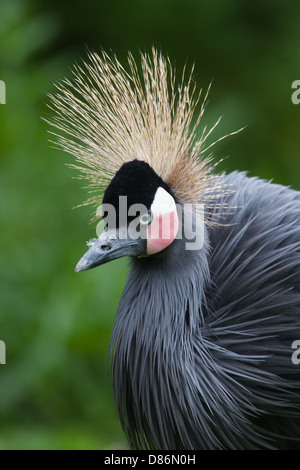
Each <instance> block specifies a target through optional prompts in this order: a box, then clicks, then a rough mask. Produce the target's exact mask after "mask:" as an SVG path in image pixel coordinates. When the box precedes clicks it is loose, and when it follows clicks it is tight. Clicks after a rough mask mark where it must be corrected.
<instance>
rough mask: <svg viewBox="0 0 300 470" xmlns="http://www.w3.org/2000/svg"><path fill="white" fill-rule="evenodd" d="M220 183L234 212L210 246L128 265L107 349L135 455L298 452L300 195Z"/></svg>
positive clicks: (175, 249) (175, 248) (249, 182)
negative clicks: (229, 189)
mask: <svg viewBox="0 0 300 470" xmlns="http://www.w3.org/2000/svg"><path fill="white" fill-rule="evenodd" d="M225 179H226V182H227V183H229V184H232V185H233V189H234V190H235V191H234V192H233V193H232V194H231V195H228V196H227V200H226V201H224V202H227V203H228V202H230V205H231V206H236V209H234V210H233V211H232V213H231V214H230V213H228V215H227V217H226V219H225V220H223V223H224V225H222V226H217V227H211V228H208V229H207V231H206V232H207V233H206V236H205V242H206V243H205V248H204V249H202V250H200V251H198V252H194V251H185V250H184V249H183V241H182V240H178V241H175V242H173V244H172V245H171V246H170V247H169V248H167V250H165V252H164V253H163V254H162V255H158V256H157V258H156V259H153V257H152V258H150V259H137V260H133V265H132V268H131V272H130V274H129V278H128V281H127V284H126V287H125V289H124V292H123V295H122V297H121V301H120V305H119V308H118V312H117V315H116V321H115V326H114V329H113V333H112V340H111V341H112V346H111V347H112V351H113V378H114V391H115V399H116V403H117V406H118V410H119V414H120V418H121V422H122V425H123V427H124V429H125V432H126V435H127V437H128V439H129V442H130V443H131V445H132V447H134V448H151V449H221V448H227V449H264V448H266V449H268V448H298V447H299V436H300V370H299V367H300V366H298V367H297V366H296V365H295V364H293V363H292V360H291V355H292V349H291V344H292V342H293V340H295V339H299V338H300V322H299V316H300V194H299V193H298V192H296V191H293V190H291V189H288V188H285V187H283V186H280V185H274V184H270V183H267V182H264V181H261V180H258V179H255V178H247V177H246V176H245V175H244V174H241V173H237V172H235V173H232V174H230V175H228V176H225ZM228 200H230V201H228ZM215 211H217V212H218V211H222V205H219V206H218V207H216V209H215ZM225 224H227V225H225ZM176 243H177V245H176ZM168 250H169V252H168Z"/></svg>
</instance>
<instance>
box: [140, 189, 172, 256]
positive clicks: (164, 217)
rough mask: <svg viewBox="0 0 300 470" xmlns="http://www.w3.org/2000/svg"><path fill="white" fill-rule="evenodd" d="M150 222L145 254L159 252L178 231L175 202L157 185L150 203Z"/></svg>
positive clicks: (170, 241) (169, 242)
mask: <svg viewBox="0 0 300 470" xmlns="http://www.w3.org/2000/svg"><path fill="white" fill-rule="evenodd" d="M151 212H152V217H153V219H152V222H151V224H150V225H149V226H148V230H147V254H148V255H153V254H155V253H159V252H160V251H162V250H164V249H165V248H167V246H169V245H170V244H171V243H172V242H173V240H174V238H175V237H176V235H177V232H178V214H177V210H176V204H175V201H174V199H173V197H172V196H171V194H169V193H168V192H167V191H166V190H165V189H163V188H161V187H159V188H158V190H157V191H156V194H155V197H154V200H153V203H152V205H151Z"/></svg>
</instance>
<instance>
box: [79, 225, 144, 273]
mask: <svg viewBox="0 0 300 470" xmlns="http://www.w3.org/2000/svg"><path fill="white" fill-rule="evenodd" d="M145 251H146V240H144V239H142V238H138V239H132V238H130V237H129V236H127V238H124V234H123V237H120V231H119V230H118V229H113V230H106V231H104V232H102V233H101V235H100V237H99V238H98V239H96V240H95V241H94V242H92V245H91V247H90V249H89V250H88V251H87V252H86V253H85V254H84V255H83V257H82V258H81V259H80V260H79V262H78V263H77V266H76V268H75V272H79V271H86V270H87V269H91V268H95V267H96V266H100V265H101V264H104V263H108V262H109V261H112V260H114V259H117V258H122V257H123V256H139V255H142V254H144V253H145Z"/></svg>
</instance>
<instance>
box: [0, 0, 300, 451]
mask: <svg viewBox="0 0 300 470" xmlns="http://www.w3.org/2000/svg"><path fill="white" fill-rule="evenodd" d="M152 45H155V46H157V47H158V48H161V49H162V51H163V52H164V53H166V54H168V55H169V57H170V59H171V61H172V62H173V63H175V64H176V68H177V69H179V70H180V69H181V68H182V66H183V65H184V64H185V63H186V61H187V63H188V64H189V65H191V64H192V63H193V62H195V64H196V69H195V77H196V81H197V83H198V84H199V87H200V86H203V87H204V88H206V87H207V86H208V84H209V82H210V81H211V80H212V79H213V87H212V91H211V93H210V103H209V106H208V108H207V113H206V116H205V118H204V124H208V125H209V124H212V123H213V122H214V121H215V120H216V119H217V117H218V116H219V115H220V114H222V115H223V120H222V123H221V125H220V127H219V128H218V129H217V130H216V132H215V135H214V137H215V138H218V137H220V135H221V134H222V133H223V132H225V133H226V132H231V131H232V130H236V129H238V128H240V127H242V126H245V125H247V128H246V129H245V130H244V131H243V132H241V133H240V134H238V135H236V136H234V137H230V138H228V139H226V140H225V141H223V142H221V143H220V144H218V146H217V147H215V150H214V151H215V155H216V159H219V158H223V157H227V156H228V155H229V157H228V158H226V159H225V160H224V161H223V162H222V164H221V165H220V169H223V170H226V171H231V170H233V169H239V170H246V171H248V172H249V174H250V175H255V176H260V177H262V178H266V179H273V180H274V181H275V182H278V183H282V184H286V185H291V186H292V187H294V188H296V189H300V181H299V175H300V159H299V142H300V132H299V124H300V105H299V106H296V105H294V104H293V103H292V101H291V95H292V91H293V90H292V89H291V85H292V82H293V81H294V80H297V79H298V80H300V3H299V0H290V1H286V2H283V1H282V0H261V1H245V0H244V1H241V0H229V1H224V0H223V1H221V0H217V1H216V0H215V1H213V0H210V1H207V0H206V1H204V2H202V1H199V0H139V1H138V0H112V1H110V2H108V1H99V0H86V1H85V2H75V4H74V2H73V1H72V2H71V1H70V0H67V1H63V2H62V1H59V2H58V1H54V0H44V1H43V2H41V1H37V0H9V1H8V0H0V80H3V81H5V83H6V87H7V96H6V104H5V105H4V104H3V105H0V164H1V166H0V220H1V239H0V277H1V278H0V308H1V311H0V340H3V341H5V343H6V348H7V364H6V365H0V449H55V448H58V449H97V448H98V449H99V448H104V449H121V448H126V443H125V441H124V438H123V434H122V431H121V429H120V425H119V422H118V418H117V414H116V411H115V408H114V403H113V396H112V388H111V380H110V374H109V367H108V366H107V347H108V343H109V337H110V332H111V329H112V325H113V321H114V314H115V311H116V308H117V305H118V299H119V297H120V294H121V292H122V289H123V286H124V282H125V279H126V273H127V261H126V260H118V261H114V262H112V263H110V264H107V265H105V266H103V267H101V268H98V269H96V270H92V271H89V272H85V273H79V274H75V273H74V266H75V264H76V262H77V261H78V259H79V258H80V256H81V255H82V254H83V252H84V251H85V240H88V239H90V238H92V237H94V236H95V226H94V225H90V224H89V223H88V220H89V217H90V211H89V210H88V209H87V208H82V209H76V210H72V207H74V206H76V205H77V204H78V203H80V202H81V201H82V200H83V199H84V198H85V196H86V195H85V194H84V191H83V190H82V189H81V187H80V186H81V184H80V182H79V181H78V180H75V179H73V177H74V173H73V171H72V170H70V169H68V168H67V167H66V166H65V162H69V163H70V162H71V157H68V156H67V155H65V154H63V153H62V152H59V151H57V150H54V149H52V148H51V147H50V145H49V143H48V140H47V139H48V137H47V133H46V128H47V126H46V124H45V123H43V121H42V120H41V119H40V116H42V115H44V114H45V113H46V112H47V109H46V105H45V102H46V101H47V97H46V95H45V92H51V91H53V85H52V82H53V81H56V80H59V79H62V78H63V77H65V76H69V74H70V70H69V67H70V66H72V64H73V63H74V61H75V60H78V59H79V58H80V57H81V56H83V57H84V55H85V50H86V49H85V48H86V46H88V47H89V48H91V49H96V50H97V49H99V48H100V47H103V48H104V49H106V50H110V49H112V50H113V51H114V52H116V53H117V55H118V57H119V59H120V60H121V61H124V60H125V58H126V54H127V50H132V51H133V52H134V53H135V55H138V50H139V49H141V50H142V51H150V48H151V46H152Z"/></svg>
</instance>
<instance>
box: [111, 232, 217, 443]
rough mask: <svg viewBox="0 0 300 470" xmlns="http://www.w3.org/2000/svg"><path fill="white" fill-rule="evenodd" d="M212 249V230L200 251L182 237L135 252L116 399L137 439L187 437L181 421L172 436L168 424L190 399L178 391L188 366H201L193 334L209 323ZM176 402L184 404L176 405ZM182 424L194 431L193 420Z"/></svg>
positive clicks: (116, 365) (124, 306) (118, 332)
mask: <svg viewBox="0 0 300 470" xmlns="http://www.w3.org/2000/svg"><path fill="white" fill-rule="evenodd" d="M208 249H209V243H208V240H207V236H206V238H205V243H204V247H203V248H202V249H201V250H198V251H192V250H191V251H187V250H185V240H184V239H182V240H175V241H174V242H173V243H172V245H171V246H170V247H169V248H167V249H166V250H165V251H164V252H162V253H161V254H158V255H155V256H152V257H149V258H141V259H133V260H132V268H131V272H130V274H129V277H128V279H127V283H126V287H125V289H124V292H123V294H122V297H121V300H120V304H119V307H118V311H117V314H116V319H115V324H114V328H113V332H112V338H111V351H112V357H113V361H112V362H113V380H114V393H115V400H116V404H117V408H118V411H119V415H120V419H121V422H122V425H123V428H124V430H125V433H126V434H127V437H128V439H129V442H131V445H132V446H133V447H142V448H145V447H146V448H147V447H149V446H150V447H151V448H162V447H165V448H166V449H167V448H169V449H170V448H174V449H175V448H180V447H181V446H182V445H183V444H182V443H181V444H180V443H179V442H178V438H177V437H176V436H178V432H179V433H180V431H178V429H177V430H176V431H175V429H174V438H173V440H172V437H170V436H172V433H170V432H168V433H167V432H165V431H166V430H165V429H164V426H165V425H169V426H173V425H174V422H173V421H174V416H175V415H176V416H177V418H176V419H177V420H178V414H179V412H180V410H181V411H182V410H184V407H185V404H184V403H177V405H176V399H175V400H174V395H175V396H176V395H177V396H179V389H182V387H186V383H185V381H186V377H187V372H190V374H191V375H192V374H193V370H194V367H193V365H192V364H191V363H192V361H193V360H194V359H193V347H192V338H193V333H194V331H195V330H197V332H198V336H199V332H201V326H202V325H203V323H204V312H205V308H206V301H205V294H204V291H205V285H206V282H207V281H208V278H209V269H208ZM178 356H180V357H178ZM180 368H181V369H182V370H180ZM190 379H191V383H193V381H194V380H196V379H194V378H193V377H190ZM171 403H172V406H174V403H175V408H176V406H177V408H178V409H177V410H176V409H170V406H171ZM174 413H175V415H174ZM163 415H164V416H163ZM162 417H163V418H162ZM179 426H180V422H179ZM182 427H183V428H184V429H186V431H187V432H186V434H187V435H188V423H185V424H183V423H182ZM154 430H155V431H154ZM158 430H160V432H159V431H158ZM159 434H160V435H159ZM187 435H186V436H183V438H182V440H181V442H185V444H184V446H186V445H192V443H190V444H189V443H187V442H186V440H187V439H188V437H187ZM165 436H169V438H168V441H166V440H165Z"/></svg>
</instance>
